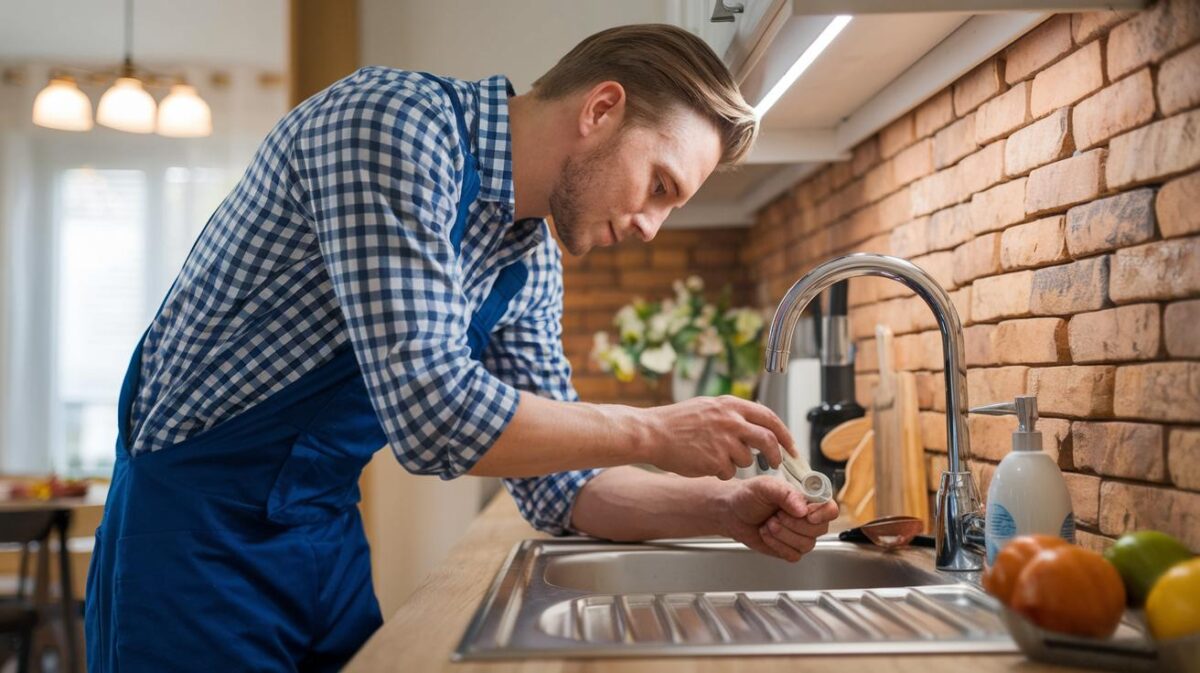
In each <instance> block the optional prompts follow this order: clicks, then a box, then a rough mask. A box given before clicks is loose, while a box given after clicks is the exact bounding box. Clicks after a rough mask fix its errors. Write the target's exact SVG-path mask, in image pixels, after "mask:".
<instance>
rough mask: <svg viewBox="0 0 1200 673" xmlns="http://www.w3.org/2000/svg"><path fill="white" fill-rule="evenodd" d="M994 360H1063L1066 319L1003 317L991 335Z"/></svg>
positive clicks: (1031, 362)
mask: <svg viewBox="0 0 1200 673" xmlns="http://www.w3.org/2000/svg"><path fill="white" fill-rule="evenodd" d="M992 353H993V354H994V356H995V358H996V362H997V363H998V364H1005V365H1015V364H1025V365H1055V364H1061V363H1065V362H1067V361H1068V360H1069V359H1070V358H1069V357H1068V355H1069V351H1068V348H1067V321H1066V320H1063V319H1061V318H1029V319H1027V320H1006V321H1004V322H1002V323H1000V325H999V326H997V328H996V331H995V333H994V334H993V335H992Z"/></svg>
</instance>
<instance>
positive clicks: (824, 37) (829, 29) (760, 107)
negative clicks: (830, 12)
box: [754, 14, 852, 119]
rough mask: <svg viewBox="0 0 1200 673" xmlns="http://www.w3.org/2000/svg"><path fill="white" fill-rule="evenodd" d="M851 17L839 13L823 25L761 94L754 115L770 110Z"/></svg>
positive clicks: (759, 116) (760, 117)
mask: <svg viewBox="0 0 1200 673" xmlns="http://www.w3.org/2000/svg"><path fill="white" fill-rule="evenodd" d="M851 18H852V17H850V16H849V15H846V14H840V15H838V16H835V17H834V18H833V20H832V21H830V22H829V25H827V26H825V29H824V30H822V31H821V34H820V35H818V36H817V39H815V40H813V43H812V44H810V45H808V48H807V49H805V50H804V53H802V54H800V58H798V59H796V62H795V63H793V64H792V66H791V67H790V68H788V69H787V72H785V73H783V77H780V78H779V81H778V82H776V83H775V86H773V87H771V90H770V91H768V92H767V95H765V96H763V97H762V100H760V101H758V104H757V105H755V106H754V114H755V116H757V117H758V118H759V119H762V118H763V117H764V116H766V114H767V110H770V109H771V107H772V106H773V105H775V103H777V102H779V99H780V98H782V97H783V94H784V93H786V92H787V90H788V89H789V88H791V86H792V85H793V84H795V83H796V80H798V79H800V75H803V74H804V71H805V70H808V66H810V65H812V64H813V61H815V60H817V57H818V56H820V55H821V52H823V51H825V48H826V47H828V46H829V45H830V43H831V42H833V38H835V37H837V36H838V33H840V32H842V29H843V28H845V27H846V24H848V23H850V19H851Z"/></svg>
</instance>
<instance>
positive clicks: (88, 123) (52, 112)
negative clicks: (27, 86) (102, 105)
mask: <svg viewBox="0 0 1200 673" xmlns="http://www.w3.org/2000/svg"><path fill="white" fill-rule="evenodd" d="M33 123H34V124H37V125H38V126H44V127H46V128H48V129H58V130H60V131H89V130H91V128H92V101H91V100H90V99H89V98H88V97H87V94H85V93H84V92H82V91H80V90H79V86H78V85H76V84H75V79H74V78H73V77H69V76H67V75H54V76H52V77H51V79H50V83H49V84H47V85H46V88H44V89H42V90H41V91H39V92H38V95H37V97H36V98H34V99H33Z"/></svg>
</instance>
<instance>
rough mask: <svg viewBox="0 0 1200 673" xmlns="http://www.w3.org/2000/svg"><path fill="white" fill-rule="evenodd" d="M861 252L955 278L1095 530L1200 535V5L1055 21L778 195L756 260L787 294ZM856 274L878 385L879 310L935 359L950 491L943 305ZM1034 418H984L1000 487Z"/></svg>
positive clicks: (857, 317) (755, 243)
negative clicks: (1020, 429)
mask: <svg viewBox="0 0 1200 673" xmlns="http://www.w3.org/2000/svg"><path fill="white" fill-rule="evenodd" d="M853 251H869V252H879V253H887V254H892V255H898V256H901V257H906V258H909V259H911V260H912V261H913V262H914V263H916V264H917V265H918V266H921V267H922V268H924V269H925V270H926V271H928V272H929V273H930V274H932V275H933V276H934V277H935V278H937V279H938V281H939V282H941V283H942V284H943V285H944V286H945V287H946V288H947V290H950V291H951V295H952V297H953V299H954V302H955V304H956V306H957V309H958V312H959V315H960V317H961V318H962V320H963V324H964V325H966V326H967V327H966V335H965V338H966V347H967V355H966V357H967V364H968V366H969V371H968V389H969V390H968V395H969V399H970V402H971V404H974V405H978V404H984V403H988V402H997V401H1004V400H1007V399H1009V398H1011V397H1012V396H1014V395H1017V394H1022V393H1036V394H1037V395H1038V396H1039V404H1040V408H1041V411H1042V413H1043V414H1044V415H1045V416H1046V418H1045V419H1044V420H1043V421H1042V422H1041V424H1040V425H1041V430H1042V432H1043V435H1044V437H1045V444H1046V448H1047V450H1048V451H1050V452H1051V454H1052V455H1054V456H1056V457H1057V460H1058V462H1059V464H1060V465H1061V466H1062V467H1063V469H1064V470H1065V471H1066V476H1067V484H1068V487H1069V489H1070V491H1071V495H1072V498H1073V500H1074V505H1075V513H1076V516H1077V518H1078V521H1079V528H1080V531H1081V532H1080V534H1079V537H1080V539H1081V541H1082V542H1083V543H1084V544H1087V545H1089V546H1092V547H1102V546H1104V545H1105V544H1107V543H1108V540H1110V539H1111V538H1113V537H1114V536H1116V535H1119V534H1120V533H1122V532H1124V531H1126V530H1130V529H1134V528H1144V527H1155V528H1159V529H1162V530H1165V531H1168V532H1171V533H1173V534H1175V535H1178V536H1180V537H1181V538H1182V539H1184V541H1185V542H1186V543H1187V544H1188V545H1189V546H1190V547H1192V548H1193V549H1200V3H1197V2H1195V0H1174V1H1160V2H1159V3H1157V4H1155V5H1153V6H1152V7H1151V8H1150V9H1148V10H1146V11H1142V12H1139V13H1134V14H1130V13H1111V12H1102V13H1091V14H1076V15H1058V16H1055V17H1053V18H1051V19H1050V20H1048V21H1047V22H1046V23H1044V24H1042V25H1041V26H1040V27H1038V28H1036V29H1035V30H1033V31H1032V32H1030V33H1029V34H1027V35H1026V36H1024V37H1022V38H1021V39H1019V40H1018V41H1017V42H1015V43H1014V44H1012V45H1011V46H1010V47H1009V48H1007V49H1006V50H1005V51H1004V52H1003V53H1001V54H999V55H997V56H996V57H994V58H992V59H990V60H988V61H987V62H986V63H984V64H982V65H981V66H979V67H978V68H976V69H975V70H973V71H972V72H970V73H968V74H967V75H965V76H963V77H962V78H961V79H959V80H958V81H957V82H955V83H954V84H953V85H952V86H950V87H948V88H947V89H946V90H945V91H942V92H940V93H939V94H937V95H935V96H933V97H932V98H930V99H929V100H928V101H925V102H924V103H923V104H921V105H920V106H918V107H917V108H916V109H914V110H912V111H911V112H909V113H908V114H905V115H904V116H903V117H901V118H900V119H897V120H895V121H894V122H893V123H891V124H890V125H889V126H887V127H886V128H884V129H883V130H882V131H880V132H879V133H878V134H877V135H876V136H874V137H872V138H870V139H869V140H867V141H865V142H863V143H862V144H861V145H859V146H858V147H856V148H855V149H854V152H853V157H852V158H851V159H850V160H849V161H845V162H842V163H838V164H832V165H830V166H828V167H826V168H825V169H823V170H822V171H821V172H820V173H818V174H816V175H814V176H813V177H811V178H810V179H808V180H806V181H804V182H802V183H800V184H798V185H797V186H796V187H795V188H794V189H792V190H791V191H790V192H789V193H788V194H786V195H785V196H783V197H781V198H780V199H778V200H777V201H776V202H774V203H773V204H771V205H770V206H768V207H767V208H766V209H764V211H763V212H762V213H761V214H760V217H759V221H758V222H757V224H756V225H755V226H754V227H753V228H752V229H751V231H750V232H749V238H748V240H747V244H746V246H745V248H744V249H743V250H742V260H743V262H744V263H745V265H746V268H747V270H748V273H750V274H751V280H752V282H753V283H754V286H755V297H756V298H757V300H758V301H759V302H761V303H762V304H763V305H773V304H774V303H775V302H777V301H778V299H779V298H780V297H781V296H782V294H783V292H784V291H785V290H786V289H787V287H788V286H789V285H790V284H791V283H792V282H793V281H794V280H795V279H796V278H797V277H798V276H799V275H800V274H802V273H803V272H804V271H806V270H807V269H809V268H811V267H812V266H813V265H815V264H816V263H819V262H821V261H824V260H826V259H828V258H829V257H832V256H835V255H839V254H844V253H848V252H853ZM850 292H851V305H852V308H851V322H852V325H853V327H852V329H853V334H854V338H855V340H856V342H857V344H858V346H859V353H860V357H859V359H858V372H859V376H858V391H859V394H860V397H862V398H863V400H862V401H863V402H864V403H866V402H868V401H869V399H868V398H869V395H870V390H871V388H872V386H873V384H874V381H875V380H876V376H875V375H874V374H873V373H872V372H873V371H874V369H875V366H876V365H875V361H876V358H875V344H874V339H873V338H872V337H873V333H874V326H875V324H876V323H877V322H880V323H885V324H888V325H890V326H891V328H892V329H893V330H894V332H895V333H896V335H897V337H896V339H895V347H896V360H897V364H898V366H899V367H901V368H904V369H909V370H912V371H915V372H917V378H918V381H919V387H920V404H921V408H922V412H921V418H922V428H923V433H922V434H923V436H924V439H925V445H926V449H927V452H928V454H927V455H928V461H929V474H930V487H931V490H932V489H933V488H936V483H937V478H938V475H940V473H941V471H942V470H943V469H945V466H946V456H945V452H946V445H945V442H946V437H945V416H944V414H945V399H944V397H943V396H944V392H943V390H944V389H943V385H944V384H943V379H942V372H941V371H940V370H941V368H942V363H941V358H942V356H941V345H940V340H939V336H938V333H937V331H936V329H935V324H934V321H933V316H932V314H931V313H930V311H929V310H928V308H926V307H925V306H924V304H923V303H922V302H921V300H920V299H918V298H916V297H914V296H913V295H912V293H911V292H908V291H907V290H906V289H905V288H903V287H902V286H901V285H899V284H897V283H893V282H891V281H887V280H884V279H874V278H871V279H857V280H854V281H852V283H851V291H850ZM1014 425H1015V422H1014V421H1013V420H1012V419H1010V418H997V417H985V416H972V417H971V418H970V431H971V438H972V448H973V453H974V456H973V459H972V460H971V462H970V467H971V469H972V471H973V472H974V473H975V475H976V479H977V480H978V483H979V485H980V487H981V488H982V489H983V491H984V493H986V489H987V486H988V483H989V480H990V478H991V475H992V473H993V471H994V469H995V464H996V463H997V462H998V461H999V460H1000V459H1001V458H1002V457H1003V456H1004V455H1005V453H1007V451H1008V450H1009V446H1010V443H1009V442H1010V432H1011V430H1012V428H1013V427H1014Z"/></svg>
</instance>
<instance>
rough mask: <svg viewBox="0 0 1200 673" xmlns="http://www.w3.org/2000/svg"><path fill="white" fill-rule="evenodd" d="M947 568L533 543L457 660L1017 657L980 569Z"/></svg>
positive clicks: (870, 558)
mask: <svg viewBox="0 0 1200 673" xmlns="http://www.w3.org/2000/svg"><path fill="white" fill-rule="evenodd" d="M933 567H934V559H933V553H932V550H926V549H917V548H911V547H910V548H906V549H902V550H898V551H893V552H885V551H883V550H880V549H876V548H874V547H867V546H861V545H855V544H849V543H844V542H839V541H838V540H836V539H834V538H824V539H821V540H819V541H818V543H817V547H816V549H814V550H813V551H812V552H811V553H809V554H807V555H806V556H805V557H804V558H803V559H801V560H800V561H799V562H798V563H787V562H785V561H780V560H777V559H772V558H769V557H766V556H763V555H761V554H758V553H756V552H753V551H750V550H749V549H747V548H745V547H744V546H742V545H740V544H738V543H736V542H733V541H730V540H724V539H708V540H678V541H674V540H672V541H662V542H656V543H645V544H611V543H602V542H597V541H594V540H588V539H583V538H559V539H554V540H526V541H524V542H522V543H520V544H518V545H517V546H516V547H515V548H514V549H513V551H512V554H511V555H510V556H509V558H508V560H507V562H506V563H505V564H504V566H503V567H502V568H501V570H500V572H499V574H498V575H497V576H496V579H495V581H494V582H493V584H492V587H491V589H490V591H489V592H488V594H487V596H486V597H485V599H484V601H483V603H482V604H481V605H480V607H479V610H478V611H477V612H476V614H475V616H474V618H473V619H472V621H471V623H470V625H469V626H468V628H467V631H466V633H465V634H464V636H463V639H462V641H461V642H460V643H459V647H458V649H457V651H456V653H455V659H456V660H461V659H510V658H529V657H554V658H562V657H605V656H669V655H689V656H694V655H697V654H728V655H742V656H744V655H747V654H855V653H900V652H911V653H915V652H924V653H933V652H1014V651H1016V649H1017V648H1016V645H1015V643H1014V642H1013V641H1012V639H1011V638H1010V637H1009V635H1008V630H1007V629H1006V627H1005V626H1004V622H1003V620H1002V619H1001V617H1000V614H999V605H998V604H997V603H996V602H995V601H994V600H992V599H991V598H990V597H989V596H987V595H986V594H984V593H983V592H982V591H981V590H979V588H978V587H977V582H978V579H979V578H978V574H977V573H961V572H960V573H950V572H939V571H935V570H934V569H933Z"/></svg>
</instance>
